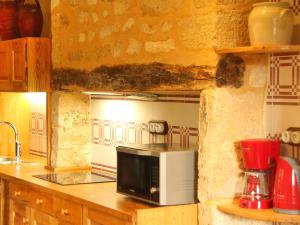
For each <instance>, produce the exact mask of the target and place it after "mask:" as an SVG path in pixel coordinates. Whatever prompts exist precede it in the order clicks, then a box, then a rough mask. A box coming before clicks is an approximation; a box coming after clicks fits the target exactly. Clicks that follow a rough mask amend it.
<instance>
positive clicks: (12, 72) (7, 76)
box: [0, 38, 51, 92]
mask: <svg viewBox="0 0 300 225" xmlns="http://www.w3.org/2000/svg"><path fill="white" fill-rule="evenodd" d="M50 73H51V48H50V40H49V39H47V38H20V39H14V40H9V41H0V91H24V92H26V91H34V92H38V91H40V92H42V91H48V90H50V82H51V81H50Z"/></svg>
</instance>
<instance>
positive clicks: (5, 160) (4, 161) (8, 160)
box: [0, 156, 39, 165]
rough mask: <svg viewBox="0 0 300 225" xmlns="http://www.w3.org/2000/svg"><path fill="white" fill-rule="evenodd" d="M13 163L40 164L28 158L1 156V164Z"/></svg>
mask: <svg viewBox="0 0 300 225" xmlns="http://www.w3.org/2000/svg"><path fill="white" fill-rule="evenodd" d="M12 164H26V165H38V164H39V163H38V162H32V161H27V160H20V161H16V159H15V158H11V157H7V156H0V165H12Z"/></svg>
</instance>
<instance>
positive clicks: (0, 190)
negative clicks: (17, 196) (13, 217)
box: [0, 179, 5, 225]
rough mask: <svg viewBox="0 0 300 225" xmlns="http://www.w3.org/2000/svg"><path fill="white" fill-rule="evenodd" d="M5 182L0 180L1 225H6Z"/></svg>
mask: <svg viewBox="0 0 300 225" xmlns="http://www.w3.org/2000/svg"><path fill="white" fill-rule="evenodd" d="M4 198H5V196H4V182H3V180H2V179H0V225H4V223H3V222H4V221H3V220H4Z"/></svg>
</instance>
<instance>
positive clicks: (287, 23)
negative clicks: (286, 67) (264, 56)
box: [248, 2, 294, 45]
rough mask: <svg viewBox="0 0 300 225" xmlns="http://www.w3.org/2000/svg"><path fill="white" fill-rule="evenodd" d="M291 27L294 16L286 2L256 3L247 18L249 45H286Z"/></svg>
mask: <svg viewBox="0 0 300 225" xmlns="http://www.w3.org/2000/svg"><path fill="white" fill-rule="evenodd" d="M293 27H294V16H293V12H292V10H291V9H290V8H289V3H288V2H262V3H256V4H254V5H253V9H252V11H251V13H250V15H249V18H248V28H249V35H250V42H251V45H288V44H290V43H291V39H292V35H293Z"/></svg>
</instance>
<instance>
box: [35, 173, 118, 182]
mask: <svg viewBox="0 0 300 225" xmlns="http://www.w3.org/2000/svg"><path fill="white" fill-rule="evenodd" d="M33 177H36V178H39V179H42V180H46V181H49V182H52V183H56V184H60V185H72V184H90V183H104V182H114V181H115V179H114V178H110V177H106V176H101V175H98V174H95V173H92V172H68V173H51V174H50V173H49V174H41V175H34V176H33Z"/></svg>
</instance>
